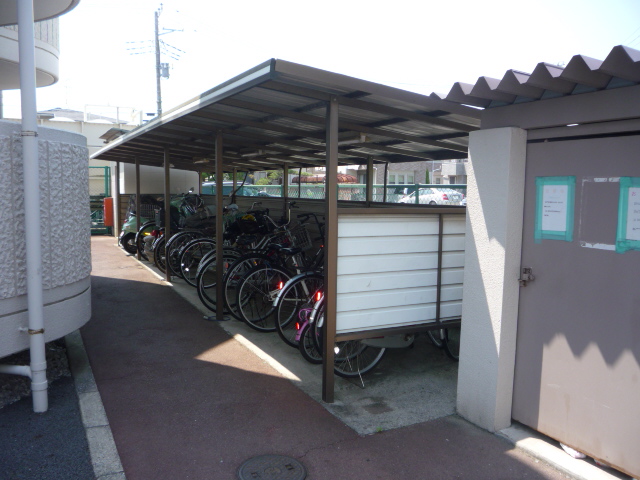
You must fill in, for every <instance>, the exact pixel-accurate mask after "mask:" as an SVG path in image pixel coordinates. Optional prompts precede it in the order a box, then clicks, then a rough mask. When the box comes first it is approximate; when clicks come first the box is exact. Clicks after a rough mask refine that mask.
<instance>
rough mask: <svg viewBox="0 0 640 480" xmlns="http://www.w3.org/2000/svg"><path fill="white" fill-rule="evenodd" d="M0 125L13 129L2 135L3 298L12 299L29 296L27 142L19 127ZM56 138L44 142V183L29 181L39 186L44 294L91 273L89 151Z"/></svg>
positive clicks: (0, 229)
mask: <svg viewBox="0 0 640 480" xmlns="http://www.w3.org/2000/svg"><path fill="white" fill-rule="evenodd" d="M0 126H2V127H3V129H6V130H9V132H7V133H9V134H7V135H0V205H1V206H2V208H0V265H2V269H3V275H2V278H0V299H8V298H13V297H17V296H20V295H25V294H26V293H27V289H26V251H25V239H24V228H25V216H24V193H23V168H22V140H21V138H20V135H19V133H16V132H18V131H19V128H16V127H19V126H18V125H15V124H14V125H11V126H9V128H7V125H6V124H4V125H0ZM47 137H49V138H47ZM51 137H55V134H54V135H51V134H49V135H45V136H44V138H42V137H40V140H39V142H38V153H39V171H40V178H39V179H30V180H29V181H34V182H39V185H40V218H41V221H40V227H41V237H42V280H43V286H44V289H45V290H47V289H51V288H55V287H59V286H63V285H69V284H72V283H74V282H77V281H79V280H81V279H83V278H86V277H87V276H88V275H89V274H90V272H91V254H90V240H91V239H90V235H91V232H90V213H89V178H88V151H87V148H86V147H85V146H84V145H74V144H72V143H68V142H58V141H54V139H53V138H51ZM74 138H77V136H75V137H74Z"/></svg>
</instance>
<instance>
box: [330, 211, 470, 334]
mask: <svg viewBox="0 0 640 480" xmlns="http://www.w3.org/2000/svg"><path fill="white" fill-rule="evenodd" d="M338 222H339V223H338V277H337V282H338V298H337V305H338V307H337V309H338V310H337V332H338V333H347V332H352V331H358V330H368V329H378V328H388V327H397V326H406V325H415V324H421V323H430V322H433V321H435V318H436V300H437V269H438V232H439V220H438V215H422V216H414V215H412V216H406V215H384V214H382V215H376V216H371V217H369V216H366V217H364V216H358V215H340V217H339V220H338ZM464 232H465V217H464V216H463V215H445V216H444V224H443V234H444V236H443V259H442V265H443V269H442V291H441V295H442V297H441V317H442V319H447V318H453V317H459V316H460V314H461V309H462V277H463V267H464Z"/></svg>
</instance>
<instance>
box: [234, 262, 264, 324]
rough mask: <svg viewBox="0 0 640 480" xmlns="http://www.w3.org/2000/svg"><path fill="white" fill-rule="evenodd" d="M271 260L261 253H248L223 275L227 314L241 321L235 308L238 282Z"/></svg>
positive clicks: (240, 316)
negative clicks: (252, 270) (253, 269)
mask: <svg viewBox="0 0 640 480" xmlns="http://www.w3.org/2000/svg"><path fill="white" fill-rule="evenodd" d="M270 259H271V257H269V256H268V255H265V254H263V253H256V252H254V253H248V254H245V255H243V256H241V257H240V258H238V259H237V260H236V261H235V262H233V264H232V265H231V266H230V267H229V268H228V270H227V271H226V272H225V273H224V278H223V280H222V281H223V282H224V304H225V307H226V308H227V309H228V310H229V313H230V314H231V315H232V316H233V317H234V318H236V319H237V320H242V315H240V312H239V311H238V308H237V306H236V288H237V287H238V284H239V283H240V280H242V278H243V277H244V276H245V275H246V274H247V273H248V272H249V270H251V269H252V268H255V267H256V266H258V265H262V264H264V263H265V262H268V261H269V260H270Z"/></svg>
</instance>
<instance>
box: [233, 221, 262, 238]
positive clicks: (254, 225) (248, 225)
mask: <svg viewBox="0 0 640 480" xmlns="http://www.w3.org/2000/svg"><path fill="white" fill-rule="evenodd" d="M236 223H237V224H238V228H240V231H241V232H242V233H248V234H255V233H258V231H259V230H260V225H258V222H256V221H255V219H245V218H239V219H238V220H236Z"/></svg>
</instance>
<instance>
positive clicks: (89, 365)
mask: <svg viewBox="0 0 640 480" xmlns="http://www.w3.org/2000/svg"><path fill="white" fill-rule="evenodd" d="M92 257H93V273H92V302H93V303H92V310H93V316H92V319H91V320H90V321H89V322H88V324H87V325H85V326H84V327H83V328H82V329H81V339H80V337H79V335H76V336H71V337H69V342H68V343H69V345H68V346H69V350H70V353H71V354H72V357H73V358H74V359H75V360H72V362H71V364H72V365H71V367H72V371H73V372H74V383H75V391H74V389H73V384H72V382H71V381H70V379H68V378H67V379H64V378H63V379H61V380H59V381H58V382H56V383H54V384H53V385H52V387H51V388H50V392H51V399H50V407H51V408H50V410H49V412H47V413H45V414H33V413H31V412H30V407H31V403H30V399H25V400H22V401H20V402H19V403H17V404H13V405H9V406H8V407H5V408H4V409H0V467H1V468H0V479H3V480H4V479H14V478H15V479H25V480H30V479H41V478H42V479H50V478H51V479H54V478H56V479H75V478H80V479H88V478H99V479H101V480H115V479H118V480H123V479H124V478H127V479H129V480H150V479H158V480H162V479H167V480H180V479H197V480H205V479H214V480H218V479H219V480H227V479H228V480H233V479H237V478H263V479H267V478H268V479H272V480H278V479H285V478H287V479H295V478H304V477H302V476H300V475H301V473H300V471H298V470H296V469H295V468H294V467H293V466H292V465H293V460H292V461H291V462H289V463H287V461H286V458H291V459H294V460H295V461H297V462H299V464H300V465H301V466H302V468H304V474H305V475H306V478H307V479H310V480H325V479H326V480H329V479H331V480H341V479H345V480H347V479H349V480H359V479H367V480H369V479H384V480H387V479H388V480H395V479H442V480H446V479H473V480H483V479H491V480H495V479H505V480H506V479H510V480H511V479H547V480H552V479H554V480H555V479H564V478H587V479H589V480H592V479H594V478H625V477H621V476H608V477H602V476H598V475H600V474H599V473H597V472H599V469H595V470H586V472H587V473H580V472H579V473H576V474H573V473H572V471H571V470H572V469H571V468H568V469H566V468H565V469H564V471H563V472H561V471H560V470H559V469H558V468H563V467H558V465H556V467H551V466H549V465H548V464H547V463H546V462H545V461H543V460H541V459H540V458H535V457H534V456H535V455H536V452H535V451H536V449H537V447H534V448H533V449H529V450H527V451H525V449H524V448H521V447H518V446H517V443H516V444H515V445H514V442H518V443H520V445H524V444H525V443H527V442H526V441H532V439H531V436H529V435H525V436H524V437H523V438H516V437H517V436H518V432H519V433H521V432H522V431H521V430H519V431H518V432H516V434H514V435H511V437H512V441H509V440H508V438H507V437H509V436H510V435H506V436H505V435H496V434H492V433H489V432H486V431H484V430H482V429H480V428H477V427H475V426H474V425H472V424H470V423H469V422H467V421H465V420H464V419H462V418H461V417H459V416H457V415H456V414H455V413H453V412H452V411H449V410H448V408H449V407H446V406H444V407H443V406H442V405H440V406H439V407H438V408H439V410H438V411H437V412H436V413H432V415H431V416H429V415H428V414H424V413H423V412H421V411H420V410H419V409H418V410H416V411H415V412H411V411H410V410H411V402H404V403H398V402H394V396H396V390H397V391H398V392H400V390H399V389H400V388H401V387H400V386H398V385H399V384H396V383H387V381H386V380H385V378H384V376H385V373H384V372H387V371H388V370H383V373H382V374H380V375H379V377H378V380H376V381H372V382H370V383H369V385H370V386H371V387H372V388H373V387H374V386H376V388H377V390H376V391H375V392H376V393H375V394H374V395H373V394H371V393H370V391H369V390H367V387H368V385H367V384H365V385H364V387H363V386H361V385H353V384H352V383H350V384H340V385H338V386H337V388H338V392H337V393H338V395H337V397H338V398H339V402H338V403H339V404H338V405H337V406H336V405H333V406H330V405H327V404H323V403H322V402H321V401H318V398H314V395H313V394H311V393H309V392H310V391H311V390H314V388H315V387H314V388H311V389H309V387H308V385H307V386H305V385H303V384H304V383H306V382H305V378H307V377H306V376H305V375H303V374H302V373H300V374H297V373H299V372H297V373H291V372H296V371H295V368H294V367H291V368H287V366H286V362H284V361H281V360H280V359H279V358H278V356H277V355H275V354H273V355H272V354H271V353H270V348H271V347H269V348H264V349H263V348H261V345H260V343H261V338H264V339H265V340H264V342H265V344H269V345H271V343H270V342H271V340H269V341H267V340H266V338H267V336H264V337H260V338H257V339H256V338H254V337H253V336H252V335H251V333H250V332H245V333H246V334H245V335H243V334H242V330H233V328H238V329H241V328H242V327H244V326H243V325H241V324H239V326H238V325H237V326H234V327H233V328H232V329H230V328H229V327H226V329H225V328H223V325H224V324H221V323H218V322H210V321H205V320H204V319H203V313H202V311H201V310H199V309H198V308H197V305H195V304H194V302H192V301H190V300H189V299H186V298H185V296H184V295H179V294H178V291H177V290H178V289H176V288H174V286H172V285H168V284H166V282H164V281H163V280H162V279H161V278H159V277H158V276H157V275H156V274H154V273H153V272H152V271H151V270H150V269H148V268H147V267H145V266H143V265H141V264H140V263H138V262H137V261H136V260H135V259H134V258H132V257H130V256H126V255H125V254H124V252H123V251H122V250H121V249H119V248H118V247H117V246H115V239H113V238H112V237H93V238H92ZM176 284H177V282H176ZM230 331H231V332H232V333H230ZM234 331H235V332H236V333H233V332H234ZM269 345H267V346H269ZM274 345H275V344H274ZM282 348H285V349H289V350H291V351H293V349H290V347H286V346H284V347H282ZM274 355H275V357H274ZM288 355H289V354H287V355H285V356H284V357H282V358H285V357H287V356H288ZM430 355H436V354H435V353H430ZM397 358H398V362H401V357H400V356H398V357H397ZM429 358H432V357H429ZM433 358H436V357H433ZM386 360H388V359H385V361H386ZM299 361H300V362H304V361H303V360H302V358H300V359H299ZM283 362H284V363H285V366H284V367H283ZM427 363H428V362H427ZM432 363H433V362H432ZM435 363H436V364H437V361H436V362H435ZM389 368H391V367H389ZM435 370H436V372H435V374H434V377H433V378H436V380H434V382H433V383H434V385H435V387H434V390H432V391H429V392H427V393H425V392H426V390H425V388H427V387H426V386H425V385H424V384H417V385H419V387H418V388H416V389H417V390H418V397H420V392H422V394H423V395H427V396H426V397H424V398H423V400H424V401H423V402H419V403H421V405H420V407H421V408H423V407H424V405H423V404H425V403H426V404H427V405H428V403H429V402H428V401H427V400H428V399H429V398H435V393H434V392H436V391H437V390H442V391H443V392H444V393H445V394H446V391H447V390H448V389H449V387H448V386H447V383H446V382H447V381H448V380H447V379H448V378H449V377H450V376H451V375H450V372H449V371H450V370H451V367H450V366H449V365H447V364H444V363H442V365H440V366H437V368H436V369H435ZM287 372H289V373H287ZM303 373H304V372H303ZM423 376H424V375H423V374H420V375H411V372H408V374H407V375H406V378H405V380H406V381H414V380H415V381H422V380H419V378H420V379H421V378H422V377H423ZM418 377H419V378H418ZM453 377H454V378H455V375H453ZM443 379H444V380H443ZM394 381H399V380H397V379H394ZM402 389H403V391H410V390H412V388H411V385H404V386H403V387H402ZM358 392H359V393H358ZM356 394H358V395H360V397H356V396H355V395H356ZM352 398H359V399H360V400H357V401H355V404H351V403H350V399H352ZM362 399H366V401H363V400H362ZM413 403H416V402H413ZM427 410H428V408H427ZM341 411H345V412H347V413H346V414H345V416H341V414H340V412H341ZM356 417H357V418H356ZM393 418H397V424H394V423H393ZM423 418H428V419H427V420H425V421H422V419H423ZM43 419H47V420H46V421H47V422H50V426H49V427H46V428H45V427H44V426H41V423H43V422H44V421H45V420H43ZM407 419H409V420H407ZM83 425H84V429H83V428H82V426H83ZM83 430H84V432H83ZM19 432H23V433H19ZM363 432H370V433H363ZM512 433H513V432H512ZM17 435H22V436H17ZM9 437H10V438H11V441H7V438H9ZM523 440H525V442H524V443H523ZM534 443H535V442H534ZM543 443H545V442H544V441H543ZM546 443H547V444H548V442H546ZM55 445H59V447H57V446H55ZM54 446H55V448H60V449H63V446H64V449H63V450H64V451H62V450H60V451H58V450H55V451H51V450H47V448H50V449H51V448H54ZM9 447H10V449H9ZM554 448H555V450H556V451H557V450H558V449H557V447H554ZM36 452H37V453H36ZM267 455H270V456H274V455H275V456H281V457H278V458H284V460H282V462H281V463H276V464H274V465H269V466H267V464H266V463H261V462H264V459H269V461H270V460H271V459H272V458H274V457H265V456H267ZM565 456H566V455H565ZM566 457H567V459H569V457H568V456H566ZM47 458H48V459H50V460H47ZM88 458H89V459H90V461H89V460H88ZM255 458H258V461H257V463H256V465H257V466H255V468H254V467H253V466H252V468H253V470H251V469H249V470H246V469H245V470H241V471H240V472H239V469H240V468H241V466H243V464H245V462H247V461H248V460H251V459H255ZM570 460H572V461H573V459H570ZM575 462H577V461H575ZM87 464H89V465H92V466H93V472H92V473H90V472H89V471H88V470H87ZM582 465H584V462H583V463H582ZM61 469H62V470H61ZM7 472H9V473H7ZM594 472H595V473H594ZM3 475H4V476H3ZM9 475H13V476H9ZM47 475H49V476H47ZM239 475H240V477H239ZM585 475H586V476H585Z"/></svg>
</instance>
